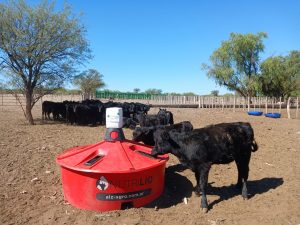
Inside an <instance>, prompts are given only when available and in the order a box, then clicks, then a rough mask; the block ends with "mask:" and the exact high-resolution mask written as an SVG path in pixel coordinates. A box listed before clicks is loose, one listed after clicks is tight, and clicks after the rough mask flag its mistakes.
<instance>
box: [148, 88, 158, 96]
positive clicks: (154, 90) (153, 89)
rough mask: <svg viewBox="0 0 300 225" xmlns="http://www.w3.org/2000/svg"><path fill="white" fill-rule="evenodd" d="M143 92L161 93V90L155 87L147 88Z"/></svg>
mask: <svg viewBox="0 0 300 225" xmlns="http://www.w3.org/2000/svg"><path fill="white" fill-rule="evenodd" d="M145 93H147V94H154V95H155V94H159V95H160V94H162V90H161V89H155V88H149V89H147V90H146V91H145Z"/></svg>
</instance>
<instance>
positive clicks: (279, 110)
mask: <svg viewBox="0 0 300 225" xmlns="http://www.w3.org/2000/svg"><path fill="white" fill-rule="evenodd" d="M279 113H281V97H280V98H279Z"/></svg>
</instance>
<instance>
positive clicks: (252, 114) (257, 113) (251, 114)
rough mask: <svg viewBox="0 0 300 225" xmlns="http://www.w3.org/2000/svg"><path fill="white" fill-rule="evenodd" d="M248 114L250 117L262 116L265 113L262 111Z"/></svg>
mask: <svg viewBox="0 0 300 225" xmlns="http://www.w3.org/2000/svg"><path fill="white" fill-rule="evenodd" d="M247 113H248V115H250V116H261V115H262V114H263V112H260V111H249V112H247Z"/></svg>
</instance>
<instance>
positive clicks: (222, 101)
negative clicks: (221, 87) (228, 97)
mask: <svg viewBox="0 0 300 225" xmlns="http://www.w3.org/2000/svg"><path fill="white" fill-rule="evenodd" d="M222 111H224V97H222Z"/></svg>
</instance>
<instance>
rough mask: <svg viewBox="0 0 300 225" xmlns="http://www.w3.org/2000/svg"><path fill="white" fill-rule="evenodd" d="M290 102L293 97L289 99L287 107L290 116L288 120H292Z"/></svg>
mask: <svg viewBox="0 0 300 225" xmlns="http://www.w3.org/2000/svg"><path fill="white" fill-rule="evenodd" d="M290 102H291V97H289V98H288V101H287V106H286V110H287V114H288V119H291V111H290Z"/></svg>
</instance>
